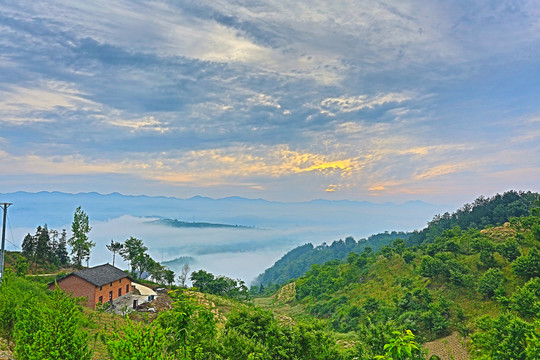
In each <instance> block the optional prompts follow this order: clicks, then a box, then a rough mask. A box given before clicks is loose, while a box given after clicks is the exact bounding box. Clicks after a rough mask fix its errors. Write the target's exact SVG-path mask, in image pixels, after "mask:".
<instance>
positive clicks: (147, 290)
mask: <svg viewBox="0 0 540 360" xmlns="http://www.w3.org/2000/svg"><path fill="white" fill-rule="evenodd" d="M132 286H133V287H134V288H135V289H137V290H139V292H140V293H141V295H144V296H152V295H153V296H157V294H156V292H155V291H154V290H152V289H150V288H149V287H146V286H144V285H141V284H132Z"/></svg>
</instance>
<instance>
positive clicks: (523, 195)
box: [407, 190, 540, 245]
mask: <svg viewBox="0 0 540 360" xmlns="http://www.w3.org/2000/svg"><path fill="white" fill-rule="evenodd" d="M538 199H540V194H538V193H533V192H530V191H527V192H524V191H514V190H511V191H507V192H505V193H503V194H502V195H501V194H497V195H495V196H492V197H487V198H486V197H483V196H480V197H478V198H477V199H476V200H475V201H474V202H473V203H472V204H465V205H463V206H462V207H461V208H460V209H458V210H457V211H455V212H453V213H448V212H446V213H444V214H442V215H435V216H434V217H433V220H431V221H430V222H429V223H428V225H427V227H425V228H424V229H422V230H421V231H414V232H413V233H412V234H411V236H410V237H409V239H408V241H407V244H408V245H420V244H422V243H425V242H427V243H430V242H433V241H434V240H435V238H436V237H437V236H440V235H441V234H442V233H443V231H444V230H448V229H452V228H453V227H455V226H459V227H460V228H461V229H469V228H476V229H483V228H485V227H488V226H497V225H502V224H504V223H505V222H507V221H509V220H510V218H512V217H521V216H527V215H529V211H530V208H531V206H532V205H533V204H534V203H535V201H537V200H538Z"/></svg>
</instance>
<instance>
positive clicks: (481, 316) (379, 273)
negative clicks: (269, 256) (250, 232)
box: [0, 200, 540, 360]
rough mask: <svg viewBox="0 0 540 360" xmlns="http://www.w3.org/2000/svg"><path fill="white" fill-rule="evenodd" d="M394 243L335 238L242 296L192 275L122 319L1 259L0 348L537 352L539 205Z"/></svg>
mask: <svg viewBox="0 0 540 360" xmlns="http://www.w3.org/2000/svg"><path fill="white" fill-rule="evenodd" d="M503 210H504V209H503ZM381 239H383V237H381ZM407 240H408V239H407V238H406V239H403V238H399V237H398V238H396V239H394V240H392V241H391V242H390V243H388V244H387V245H383V246H382V247H380V249H379V250H377V251H374V250H373V249H372V247H371V246H365V247H364V248H363V249H362V251H360V252H358V251H349V252H347V250H348V248H347V244H348V246H349V247H351V248H353V247H354V246H358V244H359V243H360V242H356V241H354V239H352V238H351V239H348V240H345V241H343V242H335V243H337V245H334V247H335V248H336V249H338V248H339V249H341V252H339V253H340V254H341V253H347V255H346V257H345V258H344V259H342V260H340V259H333V260H330V261H328V262H326V263H324V264H315V265H313V266H312V267H311V269H310V270H309V271H308V272H307V273H306V274H305V275H303V276H300V277H299V278H297V279H296V280H294V281H291V282H289V283H288V284H286V285H284V286H282V287H281V288H280V289H279V290H278V291H277V292H276V293H274V294H272V296H269V297H259V298H256V299H254V300H253V301H252V300H251V299H250V298H249V294H248V291H247V288H246V287H245V285H244V284H243V282H241V281H240V282H238V281H236V280H233V279H230V278H227V277H226V276H219V275H218V276H215V275H213V274H211V273H208V272H206V271H203V270H200V271H197V272H194V273H192V274H191V280H192V282H193V285H194V286H195V288H193V289H189V290H184V289H178V290H177V291H173V292H171V293H169V294H168V295H165V296H166V297H167V298H166V299H162V300H160V301H161V303H159V304H158V303H154V304H150V306H155V307H156V308H157V313H153V312H148V313H134V314H132V315H130V316H129V318H127V317H124V316H120V315H114V314H107V313H103V311H104V309H98V310H90V309H84V310H83V309H81V307H80V303H79V302H78V301H77V300H75V299H71V298H70V297H69V296H67V295H65V294H63V293H62V292H60V291H54V292H52V291H47V290H46V289H45V284H47V283H48V282H49V281H51V279H54V277H53V278H47V277H43V276H35V277H29V276H24V270H25V269H24V267H22V266H20V265H21V263H22V260H21V259H22V257H21V255H20V254H18V253H10V254H9V262H8V267H9V268H10V269H9V270H8V271H6V279H5V281H4V283H3V284H2V286H1V287H0V350H1V351H4V350H6V349H8V348H9V349H10V350H12V351H13V353H14V355H15V357H16V358H17V359H19V360H26V359H28V360H30V359H43V358H48V359H54V360H56V359H58V360H60V359H77V360H91V359H96V360H97V359H115V360H124V359H126V360H127V359H141V360H142V359H163V360H173V359H190V360H203V359H204V360H206V359H214V360H226V359H239V360H254V359H258V360H276V359H277V360H355V359H394V360H396V359H400V360H408V359H428V358H429V359H431V360H435V359H438V357H435V356H431V355H439V356H441V358H442V359H467V358H471V359H479V360H488V359H498V360H516V359H519V360H533V359H538V358H540V200H536V201H535V202H534V203H533V205H532V206H531V207H530V208H529V210H528V211H527V214H525V215H523V216H519V217H509V219H508V221H507V222H505V223H502V224H496V225H489V226H482V227H480V226H479V227H477V228H473V227H470V228H467V229H463V228H461V227H459V226H457V225H454V226H452V227H451V228H449V229H445V230H443V231H442V232H441V234H440V235H437V236H434V237H433V238H432V239H431V240H430V241H424V242H422V243H421V244H419V245H412V246H411V245H408V244H407ZM384 242H388V239H385V240H384ZM331 247H332V245H330V246H329V248H331ZM314 249H316V248H313V247H310V246H309V245H308V246H305V247H304V248H300V250H298V254H296V258H297V259H298V258H300V257H301V256H302V255H303V254H309V253H310V252H311V251H313V250H314ZM321 251H323V250H321ZM293 255H294V253H293ZM291 257H293V256H291ZM179 260H186V259H179ZM291 263H293V262H291ZM18 264H19V265H18ZM149 285H150V284H149ZM156 286H157V285H156ZM159 286H164V285H162V284H160V285H159ZM171 290H174V288H173V289H171ZM200 291H202V292H200ZM432 340H435V342H431V341H432ZM462 343H466V346H467V349H468V354H467V353H466V350H465V347H464V346H462V345H461V344H462ZM427 348H429V349H431V351H432V353H431V354H427V350H423V349H427ZM458 348H459V351H460V353H459V354H458V353H452V351H453V350H452V349H454V350H458ZM439 351H440V352H439ZM10 356H11V355H10Z"/></svg>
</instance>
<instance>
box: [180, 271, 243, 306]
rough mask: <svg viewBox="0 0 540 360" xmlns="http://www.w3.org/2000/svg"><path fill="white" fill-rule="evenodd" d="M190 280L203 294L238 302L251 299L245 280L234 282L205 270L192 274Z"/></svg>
mask: <svg viewBox="0 0 540 360" xmlns="http://www.w3.org/2000/svg"><path fill="white" fill-rule="evenodd" d="M190 280H191V283H192V284H193V286H194V288H195V289H197V290H199V291H201V292H205V293H208V294H214V295H219V296H225V297H228V298H233V299H238V300H247V299H249V291H248V288H247V286H246V284H245V282H244V281H243V280H234V279H231V278H229V277H227V276H223V275H219V276H214V274H212V273H209V272H207V271H204V270H198V271H194V272H192V273H191V276H190Z"/></svg>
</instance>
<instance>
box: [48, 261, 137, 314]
mask: <svg viewBox="0 0 540 360" xmlns="http://www.w3.org/2000/svg"><path fill="white" fill-rule="evenodd" d="M132 281H133V279H132V278H131V277H130V276H129V275H128V274H127V273H125V272H124V271H122V270H120V269H119V268H117V267H114V266H112V265H110V264H108V263H107V264H104V265H98V266H94V267H91V268H88V269H82V270H78V271H74V272H72V273H71V274H69V275H66V276H64V277H63V278H60V279H58V280H57V281H56V282H51V283H49V284H48V285H49V289H50V290H54V286H55V283H57V284H58V287H60V288H61V289H63V290H65V291H66V293H68V294H69V293H71V294H72V296H76V297H85V298H86V300H87V303H86V306H88V307H91V308H94V307H96V305H97V304H102V303H104V302H107V301H110V302H112V301H114V300H116V299H117V298H119V297H120V296H123V295H125V294H128V293H130V292H131V291H132V289H133V287H132V284H131V282H132Z"/></svg>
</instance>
